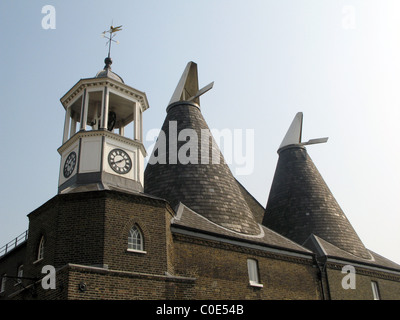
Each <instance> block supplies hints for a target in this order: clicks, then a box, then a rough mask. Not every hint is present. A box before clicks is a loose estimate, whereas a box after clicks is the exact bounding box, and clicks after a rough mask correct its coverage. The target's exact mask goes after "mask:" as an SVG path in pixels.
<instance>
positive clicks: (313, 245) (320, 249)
mask: <svg viewBox="0 0 400 320" xmlns="http://www.w3.org/2000/svg"><path fill="white" fill-rule="evenodd" d="M303 246H304V247H306V248H308V249H310V250H312V251H314V252H316V253H317V256H319V257H322V256H324V257H327V258H331V259H333V258H335V259H339V260H346V261H349V262H358V263H362V264H365V265H369V266H374V267H383V268H385V269H391V270H396V271H400V265H398V264H397V263H395V262H393V261H391V260H389V259H386V258H385V257H382V256H381V255H379V254H377V253H375V252H373V251H371V250H368V249H367V251H368V253H369V258H361V257H358V256H355V255H353V254H351V253H349V252H347V251H344V250H342V249H340V248H338V247H336V246H335V245H333V244H332V243H329V242H328V241H325V240H324V239H322V238H320V237H318V236H316V235H314V234H312V235H310V237H308V239H307V240H306V241H305V242H304V244H303Z"/></svg>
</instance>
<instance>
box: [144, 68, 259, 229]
mask: <svg viewBox="0 0 400 320" xmlns="http://www.w3.org/2000/svg"><path fill="white" fill-rule="evenodd" d="M186 71H187V72H186ZM191 73H193V74H191ZM182 79H183V80H182ZM185 79H186V82H185ZM188 81H189V82H190V83H187V82H188ZM193 81H194V82H195V86H196V88H193V83H192V82H193ZM186 86H187V88H188V90H189V89H190V92H189V95H190V96H192V94H194V97H196V101H198V103H196V102H194V101H187V100H180V99H184V97H185V95H184V94H181V93H182V92H185V91H186ZM197 88H198V87H197V66H196V65H195V64H194V63H193V62H190V63H189V65H188V67H187V68H186V69H185V72H184V75H183V78H181V81H180V82H179V84H178V88H177V90H175V93H174V95H173V99H172V100H171V101H172V104H170V105H169V106H168V108H167V116H166V118H165V121H164V124H163V126H162V129H161V132H160V135H159V137H158V141H157V143H156V146H155V148H154V151H153V153H152V155H151V157H150V160H149V162H148V164H147V167H146V170H145V173H144V192H145V193H148V194H152V195H155V196H157V197H160V198H164V199H166V200H167V201H168V202H169V203H170V205H171V206H172V207H175V206H177V205H178V204H179V203H180V202H182V203H184V204H185V205H186V206H188V207H190V208H191V209H192V210H194V211H196V212H197V213H199V214H201V215H203V216H204V217H206V218H207V219H209V220H210V221H213V222H214V223H216V224H219V225H221V226H223V227H225V228H228V229H230V230H234V231H236V232H242V233H245V234H258V233H259V232H260V229H259V227H258V224H257V222H256V221H255V219H254V217H253V214H252V212H251V210H250V208H249V206H248V205H247V203H246V201H245V199H244V197H243V194H242V193H241V190H240V188H239V186H238V184H237V182H236V180H235V178H234V177H233V175H232V173H231V171H230V169H229V167H228V165H227V164H226V163H225V161H224V158H223V156H222V154H221V151H220V150H219V148H218V146H217V144H216V142H215V140H214V138H213V137H212V135H211V132H210V129H209V127H208V125H207V123H206V121H205V120H204V118H203V115H202V113H201V110H200V106H199V95H200V94H201V92H200V91H201V90H200V91H198V92H197V94H196V93H195V92H196V89H197ZM177 92H178V93H177ZM199 92H200V93H199ZM192 97H193V96H192ZM177 99H178V100H177ZM188 138H189V139H188Z"/></svg>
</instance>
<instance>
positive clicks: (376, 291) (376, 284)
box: [371, 281, 381, 300]
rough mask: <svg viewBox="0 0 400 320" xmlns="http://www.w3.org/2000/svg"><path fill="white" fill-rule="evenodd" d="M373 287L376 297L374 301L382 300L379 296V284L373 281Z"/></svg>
mask: <svg viewBox="0 0 400 320" xmlns="http://www.w3.org/2000/svg"><path fill="white" fill-rule="evenodd" d="M371 287H372V294H373V296H374V300H381V296H380V294H379V287H378V282H376V281H371Z"/></svg>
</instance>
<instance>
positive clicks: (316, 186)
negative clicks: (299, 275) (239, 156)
mask: <svg viewBox="0 0 400 320" xmlns="http://www.w3.org/2000/svg"><path fill="white" fill-rule="evenodd" d="M263 224H264V225H265V226H267V227H268V228H271V229H272V230H275V231H276V232H278V233H280V234H281V235H283V236H285V237H287V238H289V239H291V240H293V241H295V242H297V243H299V244H303V243H304V242H305V241H306V239H307V238H308V237H309V236H310V235H311V234H315V235H316V236H318V237H320V238H322V239H324V240H326V241H328V242H329V243H331V244H333V245H335V246H336V247H338V248H340V249H342V250H344V251H347V252H349V253H351V254H352V255H355V256H357V257H360V258H366V259H368V258H369V257H370V254H369V252H368V250H367V249H366V248H365V247H364V245H363V243H362V242H361V240H360V238H359V237H358V235H357V233H356V232H355V230H354V229H353V227H352V225H351V224H350V222H349V220H348V219H347V217H346V216H345V214H344V212H343V211H342V209H341V208H340V206H339V204H338V203H337V201H336V200H335V198H334V197H333V195H332V193H331V191H330V190H329V188H328V186H327V185H326V183H325V181H324V180H323V178H322V176H321V175H320V173H319V172H318V170H317V168H316V167H315V165H314V163H313V161H312V160H311V158H310V157H309V155H308V153H307V150H306V148H305V147H303V146H297V145H295V146H291V147H287V148H285V149H283V150H281V151H280V153H279V160H278V164H277V167H276V171H275V176H274V179H273V183H272V186H271V191H270V195H269V198H268V202H267V206H266V210H265V216H264V220H263Z"/></svg>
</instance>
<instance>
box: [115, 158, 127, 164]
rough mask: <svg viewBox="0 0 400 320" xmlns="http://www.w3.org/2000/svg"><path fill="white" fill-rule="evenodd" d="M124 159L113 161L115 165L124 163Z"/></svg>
mask: <svg viewBox="0 0 400 320" xmlns="http://www.w3.org/2000/svg"><path fill="white" fill-rule="evenodd" d="M124 160H125V159H121V160H118V161H115V163H116V164H117V163H120V162H122V161H124Z"/></svg>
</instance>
